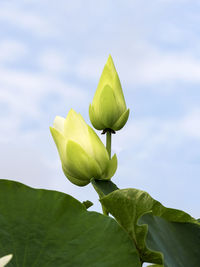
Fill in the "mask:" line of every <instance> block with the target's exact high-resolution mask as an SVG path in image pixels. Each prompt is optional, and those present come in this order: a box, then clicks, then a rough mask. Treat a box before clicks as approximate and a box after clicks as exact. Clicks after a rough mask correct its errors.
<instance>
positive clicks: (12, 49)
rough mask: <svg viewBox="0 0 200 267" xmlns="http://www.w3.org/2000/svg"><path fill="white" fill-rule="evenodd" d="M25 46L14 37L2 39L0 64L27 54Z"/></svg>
mask: <svg viewBox="0 0 200 267" xmlns="http://www.w3.org/2000/svg"><path fill="white" fill-rule="evenodd" d="M27 52H28V49H27V46H26V45H25V44H24V43H22V42H20V41H17V40H15V39H4V40H2V41H1V43H0V65H2V64H3V63H5V62H13V61H17V60H19V59H21V58H23V57H24V56H25V55H27Z"/></svg>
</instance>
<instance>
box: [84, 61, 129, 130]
mask: <svg viewBox="0 0 200 267" xmlns="http://www.w3.org/2000/svg"><path fill="white" fill-rule="evenodd" d="M89 115H90V121H91V123H92V125H93V126H94V128H95V129H97V130H105V129H107V128H108V129H111V130H113V131H118V130H120V129H121V128H123V127H124V125H125V124H126V122H127V120H128V116H129V109H127V108H126V103H125V99H124V95H123V91H122V87H121V83H120V80H119V77H118V74H117V71H116V69H115V66H114V63H113V60H112V57H111V56H109V58H108V60H107V63H106V65H105V67H104V69H103V72H102V75H101V78H100V80H99V84H98V87H97V90H96V92H95V95H94V98H93V101H92V104H90V107H89Z"/></svg>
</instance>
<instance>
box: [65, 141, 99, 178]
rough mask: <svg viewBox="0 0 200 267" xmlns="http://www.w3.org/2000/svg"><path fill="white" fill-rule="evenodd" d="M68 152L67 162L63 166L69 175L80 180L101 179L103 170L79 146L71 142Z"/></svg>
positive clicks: (68, 145) (68, 143) (68, 144)
mask: <svg viewBox="0 0 200 267" xmlns="http://www.w3.org/2000/svg"><path fill="white" fill-rule="evenodd" d="M66 152H67V153H66V161H65V162H64V164H63V166H64V168H65V169H66V170H67V171H68V173H69V175H71V176H73V177H76V179H80V180H90V179H91V178H96V179H98V178H99V177H101V169H100V167H99V165H98V163H97V162H96V160H95V159H94V158H92V157H90V156H89V155H88V154H87V153H86V152H85V150H84V149H83V148H82V147H81V146H80V145H79V144H77V143H76V142H74V141H72V140H69V141H68V142H67V149H66Z"/></svg>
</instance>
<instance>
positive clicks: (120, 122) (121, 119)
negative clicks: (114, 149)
mask: <svg viewBox="0 0 200 267" xmlns="http://www.w3.org/2000/svg"><path fill="white" fill-rule="evenodd" d="M128 117H129V109H127V110H126V111H125V112H124V113H123V114H122V115H121V116H120V117H119V119H118V120H117V121H116V122H115V124H114V125H113V130H114V131H118V130H120V129H121V128H123V127H124V125H125V124H126V122H127V120H128Z"/></svg>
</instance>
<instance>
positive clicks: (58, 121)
mask: <svg viewBox="0 0 200 267" xmlns="http://www.w3.org/2000/svg"><path fill="white" fill-rule="evenodd" d="M64 124H65V119H64V118H63V117H60V116H56V117H55V120H54V122H53V127H54V128H55V129H56V130H58V131H59V132H61V133H64Z"/></svg>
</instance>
